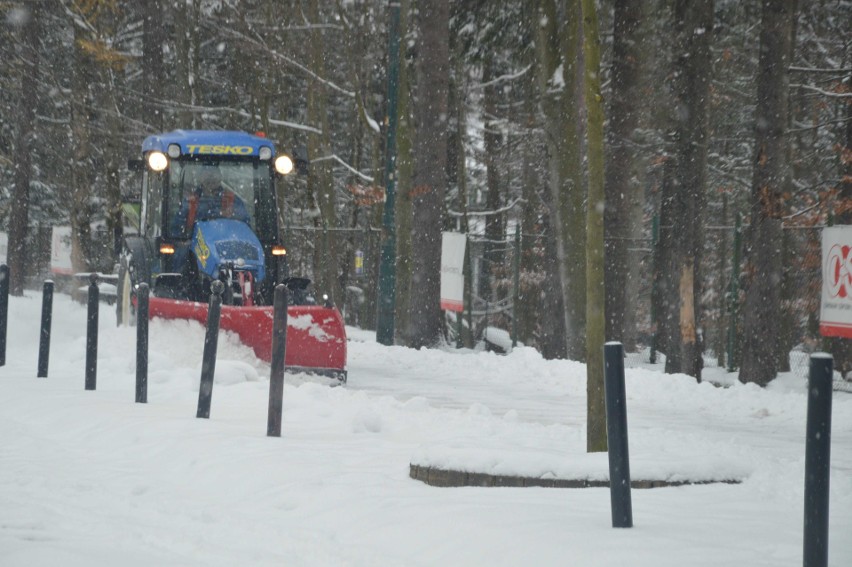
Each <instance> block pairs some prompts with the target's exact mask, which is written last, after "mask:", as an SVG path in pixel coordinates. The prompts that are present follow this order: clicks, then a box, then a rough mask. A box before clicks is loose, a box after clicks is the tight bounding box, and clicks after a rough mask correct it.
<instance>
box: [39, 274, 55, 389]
mask: <svg viewBox="0 0 852 567" xmlns="http://www.w3.org/2000/svg"><path fill="white" fill-rule="evenodd" d="M52 322H53V282H52V281H50V280H47V281H46V282H44V287H43V291H42V292H41V334H40V335H39V341H38V372H37V374H36V377H38V378H47V366H48V363H49V362H50V327H51V324H52Z"/></svg>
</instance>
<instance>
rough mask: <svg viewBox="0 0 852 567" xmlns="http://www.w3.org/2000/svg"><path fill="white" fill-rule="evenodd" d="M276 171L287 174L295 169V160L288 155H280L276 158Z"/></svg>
mask: <svg viewBox="0 0 852 567" xmlns="http://www.w3.org/2000/svg"><path fill="white" fill-rule="evenodd" d="M275 171H277V172H278V173H280V174H281V175H287V174H289V173H291V172H292V171H293V160H292V159H291V158H290V156H288V155H280V156H278V157H277V158H275Z"/></svg>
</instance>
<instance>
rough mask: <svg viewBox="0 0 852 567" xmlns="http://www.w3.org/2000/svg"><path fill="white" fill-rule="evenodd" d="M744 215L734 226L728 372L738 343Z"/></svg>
mask: <svg viewBox="0 0 852 567" xmlns="http://www.w3.org/2000/svg"><path fill="white" fill-rule="evenodd" d="M742 222H743V221H742V215H739V214H737V222H736V225H735V227H734V259H733V261H732V263H731V286H730V288H729V291H728V317H729V320H728V372H733V371H734V370H735V369H736V368H735V367H734V345H735V344H736V343H737V307H738V305H739V299H740V298H739V295H740V246H741V241H742V234H743V227H742Z"/></svg>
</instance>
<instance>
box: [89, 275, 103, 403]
mask: <svg viewBox="0 0 852 567" xmlns="http://www.w3.org/2000/svg"><path fill="white" fill-rule="evenodd" d="M89 281H90V282H91V283H90V284H89V312H88V316H87V318H86V389H87V390H95V389H96V388H97V385H98V305H99V303H100V290H99V289H98V274H91V275H90V276H89Z"/></svg>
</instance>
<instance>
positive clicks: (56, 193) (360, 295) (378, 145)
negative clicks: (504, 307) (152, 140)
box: [0, 0, 852, 384]
mask: <svg viewBox="0 0 852 567" xmlns="http://www.w3.org/2000/svg"><path fill="white" fill-rule="evenodd" d="M593 5H594V3H586V2H581V1H580V0H535V1H533V2H530V1H524V0H507V1H503V2H488V1H485V0H474V1H464V2H462V1H450V0H405V1H403V2H401V6H402V26H401V28H402V33H403V37H402V41H401V45H402V53H401V68H400V100H399V107H398V108H399V118H400V122H399V131H398V136H397V142H398V148H397V153H398V159H397V165H398V167H397V191H398V198H397V211H396V218H397V230H398V239H397V244H398V246H397V255H398V260H397V282H398V289H397V296H396V299H397V312H396V318H397V323H396V330H397V341H398V342H400V343H403V344H409V345H412V346H431V345H434V344H437V343H439V342H441V341H443V340H445V333H446V332H447V325H446V322H445V319H444V315H443V314H442V313H441V312H440V311H439V308H438V285H439V280H438V267H439V266H440V233H441V231H442V230H461V231H464V232H468V233H470V234H473V235H476V236H477V237H479V238H481V239H482V241H483V242H484V244H483V251H482V254H481V257H480V256H475V255H473V254H472V255H471V258H470V262H469V263H468V276H470V277H468V278H467V282H468V286H467V287H468V289H467V292H466V295H467V299H466V305H467V307H468V309H467V313H466V314H465V316H464V322H465V325H464V328H463V334H464V336H463V337H462V338H463V340H464V341H465V342H466V343H467V344H468V345H472V344H473V341H475V340H476V338H477V334H478V332H479V331H480V328H479V327H480V325H482V323H478V322H477V318H476V316H475V315H474V313H475V312H476V311H477V309H480V307H478V306H481V305H482V304H483V303H484V302H485V301H488V302H489V303H490V304H495V303H499V302H500V301H501V300H503V299H505V298H507V297H509V296H510V295H511V292H510V287H511V283H510V280H511V277H510V274H511V269H510V267H509V264H510V262H511V259H510V257H509V255H508V254H507V253H506V252H505V250H506V248H507V247H508V245H507V244H504V243H509V242H511V241H512V239H513V237H514V234H515V232H516V231H517V232H519V233H520V235H522V239H521V254H520V259H519V260H520V274H521V277H520V293H519V299H518V302H517V305H515V306H514V309H513V310H512V311H511V313H508V312H507V313H504V314H498V315H497V316H496V321H497V323H495V322H494V321H492V324H500V322H502V323H505V324H507V325H508V324H509V319H510V317H514V318H515V319H516V323H517V328H518V331H519V335H520V336H519V338H520V340H521V341H522V342H524V343H526V344H529V345H533V346H535V347H536V348H538V349H540V350H541V351H542V352H543V353H544V354H545V356H548V357H571V358H575V359H580V360H586V359H587V358H588V357H589V354H588V353H589V352H594V349H592V350H589V351H587V348H589V347H590V346H594V342H596V341H597V339H595V341H591V342H590V341H589V340H588V337H589V336H590V333H591V334H592V335H595V336H598V334H599V333H598V331H597V330H596V329H594V328H593V327H594V325H596V324H597V323H596V322H595V321H591V320H589V319H588V317H589V315H590V314H592V315H593V316H595V314H596V313H597V311H596V310H595V309H596V308H595V306H596V305H598V303H601V302H602V303H601V305H600V312H601V313H603V321H604V325H605V332H604V336H605V338H606V339H607V340H621V341H622V342H624V343H625V345H627V346H628V349H635V348H640V347H641V346H643V345H644V346H647V345H648V343H649V342H650V338H649V337H650V336H651V335H654V336H656V337H657V345H658V348H659V350H660V351H661V352H663V353H664V354H665V355H666V370H667V371H669V372H685V373H688V374H690V375H693V376H695V377H696V378H698V379H700V377H701V371H702V364H703V362H702V361H703V359H702V354H704V353H707V352H708V350H709V349H713V350H714V351H715V352H716V353H717V355H720V353H719V351H720V346H719V345H720V344H722V343H723V341H722V338H723V337H722V335H723V331H722V329H724V328H726V327H727V326H728V323H729V322H728V321H727V320H726V317H729V316H730V315H729V310H728V309H727V308H726V307H719V306H720V305H722V306H724V304H725V302H724V300H723V296H724V295H725V294H726V293H728V290H730V289H731V286H730V284H731V281H730V280H731V278H732V277H733V274H734V270H733V268H734V266H733V265H732V261H731V260H732V259H731V258H730V257H729V255H728V254H727V253H726V252H723V251H726V250H729V249H730V247H731V246H732V245H733V239H732V231H731V230H730V227H732V226H733V225H734V223H735V221H736V219H737V217H738V216H740V217H741V218H742V222H743V224H744V225H745V226H746V227H747V228H746V230H745V244H744V250H743V252H744V255H743V262H742V266H738V267H740V268H741V272H742V279H741V281H739V282H738V283H739V284H741V285H740V288H741V289H744V291H742V292H741V293H739V294H738V295H737V296H736V297H732V298H729V299H731V301H732V302H733V303H734V304H735V305H737V306H738V307H740V309H739V310H738V311H737V313H738V314H739V315H738V317H737V319H736V320H735V321H734V322H733V323H734V326H735V327H736V328H739V330H740V332H741V336H742V341H741V343H742V344H741V348H740V349H738V350H737V351H736V353H735V357H736V363H737V364H741V366H742V372H741V377H742V379H744V380H749V381H754V382H757V383H760V384H765V383H767V382H768V381H769V380H771V379H772V378H773V377H774V376H775V374H776V372H777V371H778V370H781V369H783V368H784V364H785V362H784V359H785V358H786V353H787V351H789V349H790V348H792V346H793V344H791V342H792V341H793V340H794V339H793V337H794V335H795V333H794V332H793V331H791V330H790V329H792V328H795V327H796V326H797V325H798V326H801V325H802V323H801V321H802V320H803V319H805V318H806V316H804V315H803V313H802V311H801V307H800V306H799V305H800V302H798V301H797V296H796V293H797V290H796V289H795V286H793V285H792V284H790V281H791V280H790V277H791V276H790V268H791V266H794V265H795V263H796V262H799V261H800V260H798V259H797V257H796V256H795V255H794V254H785V250H792V248H791V247H793V246H794V242H793V240H792V237H791V229H794V228H801V227H818V226H821V225H823V224H825V223H827V222H849V219H850V217H849V215H850V214H852V205H850V196H849V175H850V173H849V171H850V170H849V168H850V163H852V159H850V157H849V156H850V149H849V148H850V132H852V126H850V122H852V120H850V116H851V115H850V110H849V108H850V89H849V87H850V75H852V61H850V50H849V42H848V37H847V36H848V30H849V29H850V27H852V26H850V24H852V7H851V6H850V4H849V3H848V2H843V1H839V0H825V1H822V2H801V3H800V2H796V1H793V0H785V1H780V2H777V1H769V0H748V1H745V2H730V1H724V0H715V1H714V0H701V1H697V2H686V1H683V0H604V1H603V2H599V3H598V12H597V14H595V16H596V17H595V18H592V19H589V18H588V17H587V16H588V15H589V13H588V11H589V8H590V7H592V6H593ZM0 16H1V17H2V22H3V26H2V29H0V92H2V93H3V95H4V96H3V97H0V227H2V228H3V229H4V230H5V231H6V232H7V233H8V234H9V243H10V245H9V254H8V263H9V264H10V266H11V267H12V274H13V275H14V278H15V279H14V280H13V282H12V283H13V285H12V289H13V292H14V293H21V292H22V290H23V288H24V286H25V285H26V283H27V281H28V279H27V278H31V279H35V278H37V277H39V274H36V273H35V272H34V268H33V266H32V262H31V259H30V258H31V254H28V245H29V246H31V244H32V232H33V228H34V227H37V226H49V225H66V226H71V228H72V244H73V262H74V266H75V269H77V270H79V271H85V270H90V269H96V268H97V269H105V270H108V269H110V268H111V266H112V265H113V264H114V262H115V257H114V254H115V250H114V248H115V247H114V243H115V241H116V239H117V236H118V235H120V234H121V231H122V230H124V227H123V220H122V215H121V211H122V209H121V203H122V201H123V200H125V199H127V198H128V197H132V194H133V192H134V190H135V185H136V184H138V180H135V179H134V178H133V177H132V176H131V175H129V174H128V173H127V172H126V171H125V168H124V164H125V162H126V160H127V158H129V157H134V156H135V155H136V153H137V152H138V148H139V144H140V142H141V140H142V139H143V138H144V137H145V136H147V135H149V134H152V133H155V132H160V131H163V130H171V129H175V128H204V129H241V130H246V131H250V132H254V131H263V132H265V133H266V135H268V136H269V137H270V138H272V139H273V140H275V141H276V142H277V143H278V145H279V146H280V147H282V148H284V149H286V150H290V149H292V148H294V147H296V146H305V147H307V149H308V152H309V154H310V158H311V162H312V163H311V170H310V174H309V175H308V176H307V178H306V179H299V180H297V181H294V182H288V184H286V185H282V187H280V188H279V189H280V191H281V195H280V198H281V201H282V202H283V203H284V205H285V207H284V212H283V213H282V214H283V217H282V219H281V220H282V227H284V231H285V235H284V236H285V238H286V239H287V240H288V242H291V245H290V249H291V250H293V256H292V258H291V261H292V262H293V263H294V265H295V266H296V268H297V269H298V270H300V271H305V272H307V273H308V274H309V275H311V276H312V277H313V279H314V280H315V282H316V285H317V286H318V287H320V288H322V289H324V290H328V291H329V292H330V294H331V295H332V297H333V298H334V300H335V301H336V302H337V303H338V304H339V305H345V306H347V317H350V318H351V317H353V314H354V313H355V312H357V313H358V317H357V321H358V323H359V324H361V325H363V326H367V327H372V325H374V318H375V305H376V304H375V301H376V298H375V291H376V284H375V281H376V279H375V278H376V275H377V271H378V245H377V243H378V240H377V239H376V238H374V237H373V236H371V235H372V234H375V231H376V230H377V229H379V228H380V225H381V208H382V206H383V188H384V185H385V184H384V180H383V179H382V177H383V163H382V156H383V155H384V152H383V144H384V135H385V126H386V125H385V124H384V123H383V117H384V116H386V107H385V104H386V101H385V100H384V99H385V93H386V83H385V81H386V73H387V70H386V61H387V53H386V48H387V21H388V13H387V2H383V1H380V0H355V1H347V2H338V1H320V0H289V1H284V0H143V1H139V2H130V1H122V0H29V1H23V0H7V1H3V2H0ZM598 32H599V35H600V40H599V42H596V41H594V40H593V39H592V41H591V43H590V38H594V37H595V35H596V34H597V33H598ZM596 47H599V48H600V57H599V62H596V57H595V56H594V55H595V54H594V51H595V48H596ZM595 65H599V71H597V72H595ZM590 70H591V71H593V73H592V74H591V75H590V74H589V71H590ZM589 81H591V83H590V82H589ZM594 81H599V82H600V87H599V89H600V90H599V91H598V90H596V87H595V86H594ZM598 107H599V108H601V109H602V111H603V112H602V117H601V119H602V120H603V143H602V145H601V146H602V149H601V152H602V155H598V149H597V144H596V143H595V137H596V136H597V134H596V130H594V124H595V123H596V120H597V117H596V115H595V109H596V108H598ZM598 163H601V164H603V165H602V170H601V171H598V165H597V164H598ZM599 173H600V174H602V178H601V183H602V193H603V205H601V204H600V203H599V202H598V201H597V200H595V198H590V196H591V195H594V194H595V193H594V191H595V190H597V185H598V181H597V179H598V178H597V176H598V174H599ZM599 207H600V208H599ZM599 213H600V214H601V215H602V219H603V221H602V233H601V234H600V235H599V234H598V233H597V232H596V231H595V230H594V229H595V227H594V226H593V224H589V221H593V222H596V221H595V217H596V215H597V214H599ZM654 218H657V223H656V226H658V227H659V234H658V238H657V239H656V240H654V239H655V238H656V236H655V235H654V234H652V226H654V223H653V222H652V221H653V219H654ZM652 241H653V242H655V246H654V247H653V248H654V249H653V251H652V252H650V251H649V250H650V248H651V246H650V244H651V243H652ZM28 243H29V244H28ZM598 247H601V250H602V251H603V255H602V256H601V258H602V262H603V264H602V270H603V271H602V273H603V280H604V285H603V290H601V289H598V288H599V287H600V285H599V283H595V282H598V279H596V278H597V275H596V274H597V271H596V270H597V264H596V263H595V262H594V258H596V257H597V252H595V250H597V249H598ZM785 247H786V248H785ZM356 248H358V249H361V250H362V252H365V253H366V257H365V267H366V268H367V269H366V275H365V276H364V277H363V278H361V279H355V277H354V275H353V262H354V260H353V257H354V251H355V249H356ZM590 259H591V263H589V261H590ZM652 267H653V269H651V268H652ZM589 270H591V272H590V271H589ZM474 276H475V277H476V282H477V283H478V285H477V286H471V285H470V281H471V279H472V278H473V277H474ZM652 289H653V290H654V293H653V298H650V296H651V295H652V293H651V290H652ZM601 291H603V292H605V293H603V295H602V296H600V297H599V295H600V294H599V292H601ZM601 297H602V299H601ZM356 299H357V300H356ZM590 307H591V309H590ZM844 344H845V343H838V345H844ZM834 348H836V349H837V350H836V352H838V353H840V352H841V350H840V349H841V348H842V346H836V347H834ZM590 362H594V361H590ZM850 363H852V361H850V357H849V356H846V355H844V356H841V357H840V358H839V364H838V366H839V367H841V368H844V369H846V370H849V364H850Z"/></svg>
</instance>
